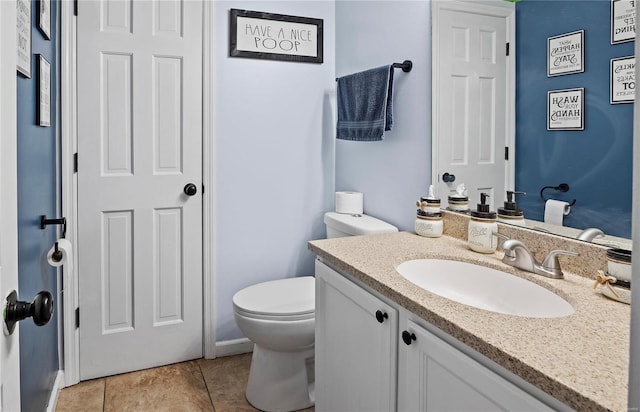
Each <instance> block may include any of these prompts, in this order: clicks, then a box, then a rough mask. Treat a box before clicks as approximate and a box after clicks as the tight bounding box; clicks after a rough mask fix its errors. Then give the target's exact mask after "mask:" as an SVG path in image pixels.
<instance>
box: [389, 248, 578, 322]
mask: <svg viewBox="0 0 640 412" xmlns="http://www.w3.org/2000/svg"><path fill="white" fill-rule="evenodd" d="M396 270H397V271H398V273H400V274H401V275H402V276H403V277H405V278H406V279H407V280H409V281H410V282H412V283H414V284H416V285H418V286H419V287H421V288H422V289H425V290H427V291H429V292H431V293H435V294H436V295H440V296H443V297H445V298H447V299H451V300H454V301H456V302H459V303H463V304H465V305H469V306H474V307H476V308H480V309H485V310H489V311H492V312H498V313H504V314H507V315H515V316H526V317H532V318H559V317H562V316H568V315H571V314H572V313H574V312H575V309H574V308H573V306H571V304H569V302H567V301H566V300H564V299H563V298H561V297H560V296H558V295H556V294H555V293H553V292H551V291H549V290H547V289H545V288H543V287H542V286H539V285H536V284H535V283H533V282H529V281H528V280H526V279H522V278H519V277H517V276H514V275H511V274H509V273H506V272H501V271H499V270H495V269H491V268H487V267H484V266H479V265H474V264H471V263H466V262H458V261H454V260H441V259H416V260H409V261H407V262H404V263H401V264H400V265H399V266H398V267H397V268H396Z"/></svg>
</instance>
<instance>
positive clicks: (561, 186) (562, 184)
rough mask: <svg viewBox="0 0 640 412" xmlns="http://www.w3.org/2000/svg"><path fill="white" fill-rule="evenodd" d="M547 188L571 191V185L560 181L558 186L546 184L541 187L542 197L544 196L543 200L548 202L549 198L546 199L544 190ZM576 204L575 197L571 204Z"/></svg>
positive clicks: (564, 191)
mask: <svg viewBox="0 0 640 412" xmlns="http://www.w3.org/2000/svg"><path fill="white" fill-rule="evenodd" d="M547 189H553V190H558V191H560V192H563V193H566V192H568V191H569V185H568V184H566V183H560V184H559V185H558V186H545V187H543V188H542V189H540V197H541V198H542V201H543V202H546V201H547V200H548V199H545V197H544V191H545V190H547ZM575 204H576V199H573V202H571V203H569V206H573V205H575Z"/></svg>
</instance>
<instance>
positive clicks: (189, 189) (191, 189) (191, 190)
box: [184, 183, 198, 196]
mask: <svg viewBox="0 0 640 412" xmlns="http://www.w3.org/2000/svg"><path fill="white" fill-rule="evenodd" d="M196 193H198V187H197V186H196V185H194V184H193V183H187V184H186V185H185V186H184V194H185V195H187V196H193V195H195V194H196Z"/></svg>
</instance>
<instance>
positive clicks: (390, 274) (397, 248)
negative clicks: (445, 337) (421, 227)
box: [309, 232, 630, 411]
mask: <svg viewBox="0 0 640 412" xmlns="http://www.w3.org/2000/svg"><path fill="white" fill-rule="evenodd" d="M309 249H310V250H311V251H312V252H314V253H315V254H316V255H318V256H319V257H321V258H323V259H324V261H325V262H327V263H328V264H329V265H331V266H333V267H334V268H335V269H337V270H339V271H340V272H342V273H345V274H347V275H350V276H353V277H354V278H356V279H358V280H360V281H361V282H362V283H364V284H365V285H367V286H369V287H371V288H372V289H373V290H376V291H378V292H380V293H381V294H383V295H384V296H386V297H388V298H389V299H391V300H393V301H394V302H396V303H397V304H399V305H400V306H403V307H404V308H406V309H407V310H409V311H410V312H413V313H414V314H416V315H418V316H419V317H421V318H422V319H424V320H426V321H427V322H429V323H431V324H433V325H434V326H436V327H438V328H440V329H441V330H443V331H444V332H446V333H448V334H449V335H451V336H453V337H454V338H456V339H457V340H459V341H461V342H462V343H464V344H466V345H467V346H469V347H471V348H473V349H475V350H476V351H478V352H479V353H481V354H483V355H484V356H486V357H488V358H489V359H491V360H493V361H494V362H496V363H497V364H499V365H501V366H502V367H504V368H506V369H508V370H509V371H511V372H513V373H515V374H516V375H518V376H520V377H521V378H523V379H524V380H525V381H527V382H529V383H531V384H533V385H535V386H537V387H538V388H540V389H542V390H543V391H544V392H546V393H548V394H550V395H551V396H553V397H554V398H556V399H558V400H560V401H561V402H563V403H565V404H566V405H568V406H570V407H572V408H574V409H576V410H612V411H626V410H627V396H628V368H629V324H630V323H629V322H630V307H629V305H626V304H623V303H620V302H616V301H613V300H610V299H608V298H606V297H604V296H603V295H602V294H601V293H599V292H598V291H597V290H593V283H594V281H593V280H591V279H588V278H585V277H582V276H578V275H574V274H571V273H567V269H569V270H570V268H567V267H565V268H564V271H565V278H564V279H548V278H545V277H542V276H539V275H535V274H530V273H527V272H524V271H521V270H518V269H515V268H514V267H512V266H509V265H506V264H504V263H502V262H501V261H500V259H501V258H502V256H503V255H502V253H501V252H496V253H493V254H487V255H483V254H480V253H475V252H473V251H471V250H469V249H468V247H467V244H466V242H464V241H462V240H459V239H456V238H453V237H449V236H442V237H440V238H426V237H421V236H417V235H415V234H413V233H408V232H400V233H391V234H383V235H371V236H355V237H343V238H335V239H323V240H315V241H311V242H309ZM422 258H438V259H451V260H461V261H466V262H470V263H476V264H480V265H483V266H489V267H493V268H495V269H498V270H502V271H505V272H509V273H512V274H514V275H516V276H520V277H522V278H525V279H527V280H530V281H532V282H534V283H537V284H539V285H541V286H544V287H546V288H547V289H549V290H551V291H553V292H555V293H556V294H558V295H560V296H561V297H563V298H564V299H565V300H567V301H568V302H570V303H571V304H572V305H573V307H574V308H575V309H576V312H575V313H574V314H573V315H570V316H567V317H562V318H549V319H541V318H526V317H519V316H512V315H504V314H499V313H494V312H489V311H486V310H482V309H477V308H474V307H471V306H467V305H464V304H461V303H457V302H454V301H451V300H449V299H446V298H444V297H441V296H438V295H435V294H433V293H430V292H427V291H425V290H424V289H421V288H420V287H418V286H416V285H414V284H413V283H411V282H409V281H408V280H406V279H405V278H403V277H402V276H401V275H400V274H398V273H397V272H396V271H395V267H396V266H397V265H399V264H400V263H402V262H404V261H407V260H411V259H422Z"/></svg>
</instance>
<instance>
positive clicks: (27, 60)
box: [16, 0, 31, 78]
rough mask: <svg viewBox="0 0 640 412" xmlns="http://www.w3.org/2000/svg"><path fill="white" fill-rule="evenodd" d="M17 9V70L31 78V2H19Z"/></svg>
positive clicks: (21, 0)
mask: <svg viewBox="0 0 640 412" xmlns="http://www.w3.org/2000/svg"><path fill="white" fill-rule="evenodd" d="M16 7H17V8H16V29H17V30H18V31H17V36H16V37H17V38H16V43H17V49H16V53H17V54H16V69H17V70H18V73H20V74H21V75H23V76H24V77H27V78H31V0H17V1H16Z"/></svg>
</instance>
